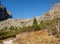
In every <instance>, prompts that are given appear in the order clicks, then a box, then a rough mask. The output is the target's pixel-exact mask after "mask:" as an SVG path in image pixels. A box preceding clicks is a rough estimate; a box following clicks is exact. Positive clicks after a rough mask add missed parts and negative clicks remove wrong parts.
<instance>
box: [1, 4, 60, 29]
mask: <svg viewBox="0 0 60 44" xmlns="http://www.w3.org/2000/svg"><path fill="white" fill-rule="evenodd" d="M1 6H2V5H0V8H1ZM2 8H3V7H2ZM7 13H8V15H10V17H7V18H9V19H7V20H4V21H1V22H0V29H3V28H6V27H7V28H9V27H10V26H13V27H24V26H29V25H32V24H33V19H34V18H28V19H11V18H12V16H11V13H10V12H8V11H7ZM5 15H6V14H5ZM55 17H60V3H56V4H55V5H54V6H53V7H52V8H51V9H50V11H48V12H46V13H44V14H43V15H42V16H38V17H36V20H37V22H38V24H39V23H40V22H41V21H45V20H52V19H54V18H55ZM4 19H5V18H4ZM1 26H2V27H1Z"/></svg>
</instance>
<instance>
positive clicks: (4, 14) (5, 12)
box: [0, 4, 12, 21]
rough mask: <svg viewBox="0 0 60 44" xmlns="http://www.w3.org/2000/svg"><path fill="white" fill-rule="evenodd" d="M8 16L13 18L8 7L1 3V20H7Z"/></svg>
mask: <svg viewBox="0 0 60 44" xmlns="http://www.w3.org/2000/svg"><path fill="white" fill-rule="evenodd" d="M8 18H12V15H11V13H10V12H9V11H8V10H7V9H6V7H4V6H3V5H2V4H0V21H3V20H6V19H8Z"/></svg>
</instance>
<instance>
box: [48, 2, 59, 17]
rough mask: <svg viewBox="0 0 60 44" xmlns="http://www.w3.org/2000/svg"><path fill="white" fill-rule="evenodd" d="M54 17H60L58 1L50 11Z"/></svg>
mask: <svg viewBox="0 0 60 44" xmlns="http://www.w3.org/2000/svg"><path fill="white" fill-rule="evenodd" d="M49 13H50V15H51V16H52V17H60V3H56V4H55V5H54V6H53V7H52V8H51V9H50V11H49Z"/></svg>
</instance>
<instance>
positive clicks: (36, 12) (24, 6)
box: [1, 0, 60, 19]
mask: <svg viewBox="0 0 60 44" xmlns="http://www.w3.org/2000/svg"><path fill="white" fill-rule="evenodd" d="M55 2H60V0H1V3H2V4H3V5H4V6H5V7H6V8H7V9H8V10H9V11H11V13H12V16H13V18H14V19H15V18H33V17H36V16H41V15H42V14H43V13H45V12H48V11H49V10H50V8H51V7H52V6H53V5H54V4H55Z"/></svg>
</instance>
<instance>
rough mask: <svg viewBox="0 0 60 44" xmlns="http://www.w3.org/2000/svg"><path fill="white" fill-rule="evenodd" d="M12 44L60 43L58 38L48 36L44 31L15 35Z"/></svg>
mask: <svg viewBox="0 0 60 44" xmlns="http://www.w3.org/2000/svg"><path fill="white" fill-rule="evenodd" d="M14 44H60V42H59V41H58V38H56V37H54V36H48V33H47V32H46V30H40V31H34V32H23V33H21V34H19V35H17V36H16V39H15V40H14Z"/></svg>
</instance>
